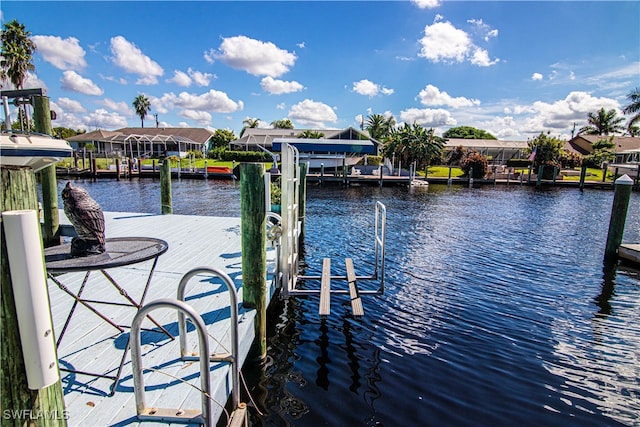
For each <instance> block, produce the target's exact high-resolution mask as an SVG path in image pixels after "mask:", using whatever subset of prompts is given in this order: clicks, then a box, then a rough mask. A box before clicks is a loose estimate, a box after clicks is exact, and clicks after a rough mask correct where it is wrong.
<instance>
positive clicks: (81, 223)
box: [62, 182, 105, 257]
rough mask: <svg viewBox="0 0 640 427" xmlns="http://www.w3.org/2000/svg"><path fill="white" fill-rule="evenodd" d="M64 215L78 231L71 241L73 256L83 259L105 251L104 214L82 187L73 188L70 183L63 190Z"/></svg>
mask: <svg viewBox="0 0 640 427" xmlns="http://www.w3.org/2000/svg"><path fill="white" fill-rule="evenodd" d="M62 202H63V203H64V213H65V214H66V215H67V218H69V221H71V224H72V225H73V227H74V228H75V229H76V233H77V234H78V236H77V237H74V238H73V239H72V240H71V256H73V257H81V256H87V255H95V254H101V253H103V252H104V251H105V240H104V214H103V213H102V209H101V208H100V205H99V204H98V203H97V202H96V201H95V200H93V199H92V198H91V196H90V195H89V193H88V192H87V190H85V189H84V188H82V187H72V186H71V183H70V182H67V185H66V186H65V187H64V189H63V190H62Z"/></svg>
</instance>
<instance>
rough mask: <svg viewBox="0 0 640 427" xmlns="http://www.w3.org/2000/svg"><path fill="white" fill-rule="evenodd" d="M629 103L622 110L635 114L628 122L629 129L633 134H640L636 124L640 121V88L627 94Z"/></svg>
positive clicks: (625, 112)
mask: <svg viewBox="0 0 640 427" xmlns="http://www.w3.org/2000/svg"><path fill="white" fill-rule="evenodd" d="M627 99H628V100H629V105H627V106H626V107H624V109H623V110H622V112H623V113H624V114H634V113H635V115H634V116H633V117H631V119H629V122H628V123H627V130H628V131H629V134H630V135H631V136H634V135H636V134H638V127H637V126H634V125H635V123H636V122H637V121H640V88H635V89H634V90H632V91H631V92H629V94H628V95H627Z"/></svg>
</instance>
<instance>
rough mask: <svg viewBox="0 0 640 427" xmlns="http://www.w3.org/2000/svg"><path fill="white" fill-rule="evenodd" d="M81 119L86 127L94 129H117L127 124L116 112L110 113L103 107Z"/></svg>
mask: <svg viewBox="0 0 640 427" xmlns="http://www.w3.org/2000/svg"><path fill="white" fill-rule="evenodd" d="M82 121H83V122H84V123H85V124H86V125H87V127H89V128H94V129H118V128H122V127H127V126H128V123H127V119H126V118H124V117H123V116H121V115H120V114H118V113H110V112H108V111H107V110H105V109H103V108H100V109H98V110H96V111H94V112H93V113H90V114H88V115H86V116H83V117H82Z"/></svg>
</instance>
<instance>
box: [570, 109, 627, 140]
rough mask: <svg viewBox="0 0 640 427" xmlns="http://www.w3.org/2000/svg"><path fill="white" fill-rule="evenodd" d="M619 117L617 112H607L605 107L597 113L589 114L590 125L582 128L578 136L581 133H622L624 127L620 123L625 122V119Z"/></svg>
mask: <svg viewBox="0 0 640 427" xmlns="http://www.w3.org/2000/svg"><path fill="white" fill-rule="evenodd" d="M617 116H618V113H617V112H616V110H613V109H611V110H609V111H606V110H605V109H604V107H603V108H601V109H600V110H598V112H597V113H589V114H587V121H588V122H589V125H587V126H584V127H582V128H581V129H580V130H579V131H578V135H579V134H581V133H586V134H589V135H609V134H610V133H616V132H622V131H624V127H623V126H622V125H620V123H621V122H623V121H624V118H622V117H617Z"/></svg>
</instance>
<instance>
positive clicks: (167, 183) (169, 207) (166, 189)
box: [160, 158, 173, 215]
mask: <svg viewBox="0 0 640 427" xmlns="http://www.w3.org/2000/svg"><path fill="white" fill-rule="evenodd" d="M160 203H161V206H162V214H163V215H166V214H172V213H173V202H172V200H171V162H170V161H169V159H167V158H165V159H164V160H163V161H162V166H160Z"/></svg>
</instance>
